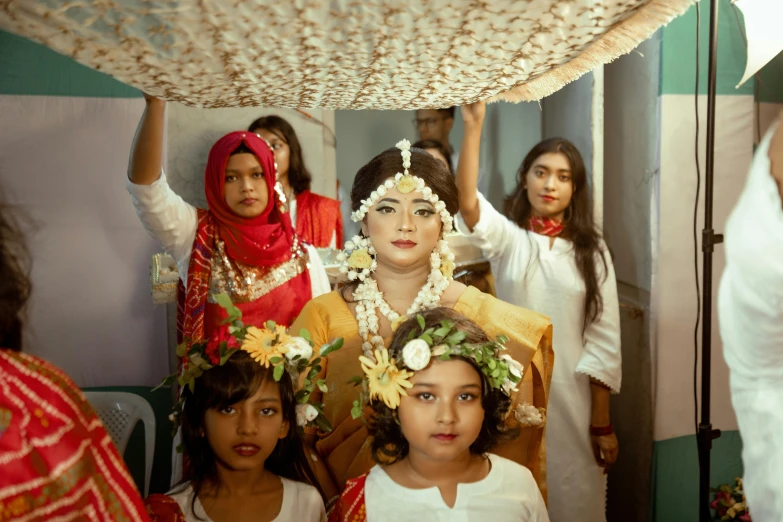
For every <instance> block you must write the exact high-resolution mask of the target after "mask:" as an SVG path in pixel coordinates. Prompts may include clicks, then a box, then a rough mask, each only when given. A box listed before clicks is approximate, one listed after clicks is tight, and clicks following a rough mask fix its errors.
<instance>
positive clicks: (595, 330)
mask: <svg viewBox="0 0 783 522" xmlns="http://www.w3.org/2000/svg"><path fill="white" fill-rule="evenodd" d="M601 255H602V256H603V258H604V259H605V260H606V270H604V264H603V263H602V262H601V259H598V258H597V259H596V268H597V272H598V276H599V279H598V281H599V282H600V283H601V286H600V292H601V298H602V299H603V313H602V314H601V317H600V318H599V319H598V320H597V321H595V322H593V323H591V324H589V325H588V326H587V329H586V330H585V335H584V349H583V351H582V356H581V357H580V359H579V363H578V364H577V365H576V370H575V371H576V373H583V374H585V375H588V376H590V377H592V378H593V379H596V380H598V381H600V382H602V383H603V384H605V385H606V386H608V387H609V389H610V390H611V391H612V393H620V385H621V381H622V353H621V343H620V304H619V302H618V299H617V280H616V279H615V274H614V266H613V265H612V259H611V257H610V256H609V251H608V249H607V248H606V245H605V244H604V242H603V241H601ZM574 326H575V327H576V328H579V329H580V330H581V328H582V325H581V324H580V325H574Z"/></svg>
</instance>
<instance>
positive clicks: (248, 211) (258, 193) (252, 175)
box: [223, 154, 269, 219]
mask: <svg viewBox="0 0 783 522" xmlns="http://www.w3.org/2000/svg"><path fill="white" fill-rule="evenodd" d="M223 193H224V197H225V199H226V204H227V205H228V207H229V208H230V209H231V210H232V211H233V212H234V213H235V214H236V215H238V216H240V217H243V218H247V219H250V218H254V217H257V216H259V215H261V214H262V213H263V212H264V210H265V209H266V206H267V204H268V203H269V188H268V187H267V184H266V179H265V178H264V169H263V168H262V167H261V164H260V163H259V162H258V158H256V157H255V155H253V154H234V155H232V156H230V157H229V158H228V163H227V164H226V173H225V181H224V185H223Z"/></svg>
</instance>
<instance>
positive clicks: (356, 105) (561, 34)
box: [0, 0, 693, 109]
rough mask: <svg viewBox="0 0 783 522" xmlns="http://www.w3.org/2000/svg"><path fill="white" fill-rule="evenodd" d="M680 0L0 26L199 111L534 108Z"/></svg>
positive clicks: (33, 11)
mask: <svg viewBox="0 0 783 522" xmlns="http://www.w3.org/2000/svg"><path fill="white" fill-rule="evenodd" d="M692 3H693V0H558V1H554V0H491V1H489V0H417V1H410V2H409V1H405V0H397V1H391V0H291V1H288V2H283V1H272V0H268V1H265V0H169V1H166V0H90V1H66V0H0V28H2V29H4V30H7V31H10V32H12V33H16V34H18V35H20V36H24V37H27V38H30V39H32V40H34V41H37V42H40V43H42V44H44V45H46V46H48V47H50V48H51V49H54V50H55V51H58V52H60V53H62V54H65V55H67V56H70V57H72V58H73V59H75V60H77V61H78V62H81V63H83V64H84V65H87V66H89V67H92V68H93V69H97V70H99V71H103V72H105V73H107V74H110V75H111V76H113V77H115V78H117V79H118V80H120V81H122V82H124V83H127V84H128V85H132V86H133V87H137V88H139V89H141V90H143V91H145V92H148V93H150V94H153V95H157V96H160V97H163V98H166V99H168V100H174V101H179V102H181V103H184V104H187V105H193V106H199V107H240V106H265V107H291V108H325V109H418V108H435V107H447V106H451V105H462V104H465V103H469V102H472V101H476V100H479V99H486V100H492V99H502V100H508V101H529V100H537V99H540V98H543V97H545V96H548V95H549V94H552V93H553V92H555V91H557V90H558V89H560V88H562V87H563V86H564V85H565V84H567V83H569V82H571V81H573V80H575V79H576V78H578V77H579V76H581V75H583V74H584V73H586V72H589V71H590V70H591V69H593V68H594V67H596V66H598V65H600V64H603V63H607V62H609V61H611V60H614V59H615V58H617V57H618V56H620V55H622V54H625V53H628V52H630V51H631V50H632V49H633V48H634V47H636V46H637V45H638V44H639V43H640V42H642V41H643V40H645V39H646V38H648V37H649V36H650V35H652V33H653V32H655V30H657V29H658V28H659V27H660V26H662V25H663V24H666V23H668V22H669V21H670V20H671V19H672V18H674V17H676V16H677V15H679V14H681V13H682V12H683V11H684V10H685V9H687V8H688V6H690V5H691V4H692Z"/></svg>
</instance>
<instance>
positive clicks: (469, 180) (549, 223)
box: [457, 102, 622, 522]
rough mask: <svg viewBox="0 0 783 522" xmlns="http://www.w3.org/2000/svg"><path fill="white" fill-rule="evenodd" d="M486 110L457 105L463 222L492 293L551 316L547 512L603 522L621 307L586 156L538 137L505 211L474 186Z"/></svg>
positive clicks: (561, 520) (612, 448) (557, 517)
mask: <svg viewBox="0 0 783 522" xmlns="http://www.w3.org/2000/svg"><path fill="white" fill-rule="evenodd" d="M484 112H485V105H484V103H483V102H478V103H474V104H472V105H469V106H466V107H463V108H462V116H463V121H464V122H465V134H464V137H463V142H462V155H461V156H460V162H459V166H458V167H457V186H458V187H459V194H460V218H461V219H460V226H461V228H462V231H463V232H464V233H465V235H466V236H467V238H468V239H469V240H470V241H471V242H472V243H473V244H474V245H476V246H478V247H480V248H481V250H482V252H483V253H484V255H485V256H486V257H487V258H489V260H490V262H491V264H492V272H493V274H494V275H495V280H496V283H497V289H498V297H499V298H500V299H504V300H507V301H509V302H511V303H514V304H516V305H519V306H526V307H530V308H534V309H535V310H538V311H540V312H542V313H544V314H547V315H548V316H549V317H550V318H551V319H552V326H553V328H554V344H555V346H556V347H557V361H556V363H555V366H554V370H553V372H552V391H551V394H550V397H549V412H548V415H547V430H546V445H547V470H546V471H547V479H548V481H549V485H550V487H549V498H548V501H549V514H550V516H551V517H552V520H553V521H555V522H571V521H573V520H580V521H584V522H605V521H606V513H605V511H606V472H607V471H608V470H609V468H610V467H611V466H612V464H613V463H614V462H615V460H616V459H617V452H618V444H617V438H616V437H615V435H614V431H613V429H612V425H611V422H610V418H609V395H610V393H618V392H619V391H620V382H621V377H622V372H621V352H620V309H619V306H618V300H617V283H616V281H615V276H614V269H613V267H612V261H611V258H610V256H609V252H608V250H607V248H606V245H605V244H604V242H603V240H602V239H601V236H600V234H599V232H598V231H597V229H596V227H595V225H594V223H593V214H592V205H591V204H590V194H589V186H588V183H587V173H586V169H585V166H584V162H583V161H582V157H581V155H580V154H579V151H578V150H577V149H576V147H574V146H573V144H571V143H570V142H569V141H567V140H564V139H560V138H550V139H547V140H544V141H542V142H541V143H539V144H538V145H536V146H535V147H533V149H532V150H531V151H530V152H529V153H528V154H527V156H526V157H525V158H524V160H523V161H522V166H521V167H520V169H519V184H518V185H517V187H516V189H515V190H514V192H513V193H512V194H511V195H510V196H509V197H508V198H507V199H506V204H505V209H504V210H505V215H503V214H501V213H500V212H498V211H497V210H495V209H494V208H493V207H492V205H491V204H489V203H488V202H487V200H486V199H484V197H483V196H482V195H481V194H480V193H479V191H478V190H477V177H478V160H479V149H480V141H481V129H482V124H483V120H484ZM463 225H464V226H463Z"/></svg>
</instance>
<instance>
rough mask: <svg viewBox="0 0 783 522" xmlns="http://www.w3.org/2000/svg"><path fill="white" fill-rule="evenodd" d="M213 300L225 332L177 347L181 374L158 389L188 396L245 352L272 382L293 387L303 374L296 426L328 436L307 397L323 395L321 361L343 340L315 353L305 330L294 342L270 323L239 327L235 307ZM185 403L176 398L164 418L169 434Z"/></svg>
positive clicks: (319, 411)
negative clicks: (222, 312) (209, 373)
mask: <svg viewBox="0 0 783 522" xmlns="http://www.w3.org/2000/svg"><path fill="white" fill-rule="evenodd" d="M215 300H216V301H217V303H218V304H219V305H220V306H221V307H222V308H223V309H224V310H225V311H226V313H227V314H228V318H227V319H226V320H225V321H224V326H222V327H220V328H219V329H218V331H217V332H216V333H215V334H213V335H212V337H210V338H209V339H208V340H206V341H197V342H193V343H182V344H180V345H179V346H178V347H177V356H178V357H180V358H182V359H183V365H182V371H181V372H180V373H175V374H172V375H169V376H168V377H166V378H165V379H164V380H163V382H162V383H161V384H160V385H159V386H158V387H160V386H165V385H171V384H173V383H175V382H176V383H177V384H179V386H180V387H182V388H183V390H184V388H186V387H187V388H188V389H189V390H190V391H191V393H192V392H193V391H194V389H195V386H196V380H197V379H198V378H199V377H201V376H202V375H203V374H204V372H206V371H209V370H211V369H212V368H215V367H216V366H223V365H224V364H226V362H227V361H228V360H229V359H230V358H231V356H232V355H234V354H235V353H237V352H239V351H244V352H247V353H248V354H249V355H250V356H251V357H252V358H253V360H255V361H256V362H257V363H258V364H260V365H261V366H263V367H264V368H273V370H272V375H273V377H274V380H275V381H276V382H277V381H280V379H282V377H283V375H284V374H286V373H288V375H289V376H290V378H291V382H292V383H293V384H294V387H296V386H297V385H298V383H299V376H300V375H302V374H305V373H306V375H307V377H306V378H305V379H304V385H303V386H302V388H301V389H299V390H297V392H296V395H295V397H296V402H297V406H296V423H297V426H299V427H301V428H304V427H315V428H318V429H319V430H321V431H325V432H329V431H331V430H332V428H331V426H330V425H329V422H328V421H327V420H326V418H325V417H324V414H323V404H317V403H311V402H310V395H311V394H312V393H313V391H314V390H315V388H318V389H320V390H321V391H322V392H326V383H325V382H324V381H323V380H322V379H317V376H318V373H319V372H320V371H321V370H322V366H321V360H322V359H323V358H324V357H326V356H327V355H329V354H330V353H332V352H334V351H335V350H338V349H340V348H341V347H342V345H343V339H342V338H339V339H336V340H334V341H333V342H331V343H329V344H325V345H323V346H321V347H320V348H319V349H318V351H317V353H316V350H315V345H314V343H313V341H312V339H311V338H310V334H309V333H308V332H307V330H305V329H304V328H303V329H302V330H301V331H300V333H299V336H293V335H289V334H288V332H287V331H286V328H285V327H284V326H282V325H278V324H275V322H274V321H267V322H266V324H265V325H264V326H263V327H261V328H259V327H256V326H245V324H244V323H243V322H242V311H241V310H240V309H239V308H237V307H236V306H234V304H233V303H232V302H231V299H230V298H229V297H228V295H227V294H219V295H216V296H215ZM184 402H185V397H184V394H180V399H179V401H178V402H177V404H175V405H174V407H173V412H172V414H171V415H169V419H170V420H171V421H172V422H173V423H174V433H176V432H177V429H178V428H179V425H180V422H181V415H182V407H183V405H184Z"/></svg>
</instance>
